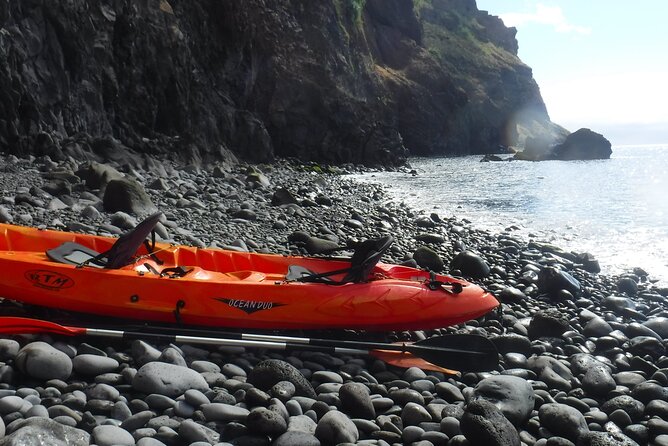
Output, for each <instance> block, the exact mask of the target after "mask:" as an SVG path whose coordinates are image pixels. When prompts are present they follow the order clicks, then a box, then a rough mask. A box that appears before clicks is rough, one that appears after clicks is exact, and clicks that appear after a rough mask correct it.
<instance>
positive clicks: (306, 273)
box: [285, 265, 332, 282]
mask: <svg viewBox="0 0 668 446" xmlns="http://www.w3.org/2000/svg"><path fill="white" fill-rule="evenodd" d="M316 274H317V273H316V272H314V271H311V270H310V269H308V268H304V267H303V266H301V265H289V266H288V274H286V275H285V280H287V281H289V282H292V281H299V279H302V278H304V277H311V276H314V275H316ZM322 279H323V281H325V282H329V281H331V280H332V279H330V278H329V277H323V278H322Z"/></svg>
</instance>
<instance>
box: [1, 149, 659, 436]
mask: <svg viewBox="0 0 668 446" xmlns="http://www.w3.org/2000/svg"><path fill="white" fill-rule="evenodd" d="M123 163H127V164H120V163H118V162H116V163H114V162H111V163H109V164H107V165H97V164H95V165H93V166H92V167H85V168H82V166H81V165H80V163H79V162H77V161H75V160H73V159H71V158H70V159H69V160H66V161H61V162H54V161H52V160H51V159H49V158H48V157H41V158H38V159H34V158H31V159H18V158H16V157H13V156H4V155H0V171H1V174H0V189H1V190H2V196H1V197H0V222H13V223H15V224H21V225H30V226H38V227H49V228H57V229H66V230H74V231H82V232H90V233H104V234H119V233H121V232H122V231H124V230H126V229H128V228H130V227H132V226H133V225H134V224H135V223H136V220H137V218H136V216H133V215H132V213H133V212H134V213H145V212H149V211H150V210H152V209H156V208H157V209H159V210H161V211H163V212H164V213H165V215H166V217H167V219H166V221H165V222H164V224H161V225H160V226H159V228H158V233H159V235H160V237H161V238H163V239H165V240H173V241H176V242H179V243H187V244H193V245H198V246H220V247H225V248H229V249H239V250H251V251H262V252H273V253H279V254H291V253H293V254H297V253H316V252H318V251H319V250H322V249H326V248H327V247H330V246H331V245H332V244H340V243H344V242H345V241H346V240H348V239H363V238H368V237H375V236H378V235H380V234H386V233H392V234H393V235H394V236H395V237H396V239H397V242H396V243H395V245H394V246H393V248H392V249H391V250H390V252H389V254H388V255H387V257H386V258H385V259H384V260H386V261H392V262H404V261H411V259H412V260H413V261H415V262H417V263H418V264H420V265H421V266H429V267H431V268H433V269H439V268H440V269H444V270H445V271H448V272H450V273H461V274H462V275H464V276H465V277H467V278H469V279H470V280H472V281H475V282H476V283H479V284H481V285H483V286H485V287H486V288H488V289H490V290H491V291H493V292H494V293H495V294H496V295H497V297H498V298H499V300H500V301H501V302H502V311H499V312H493V313H490V314H489V315H487V316H486V317H484V318H481V319H479V320H476V321H470V322H469V323H467V324H463V325H461V326H457V327H448V328H445V329H441V330H433V331H429V332H411V333H392V334H389V335H390V336H392V337H393V338H412V339H420V338H423V337H426V336H431V335H433V334H438V333H448V332H465V333H475V334H482V335H485V336H487V337H488V338H490V339H492V340H493V341H494V343H495V344H496V345H497V348H498V349H499V352H500V354H501V365H500V367H499V370H496V371H490V372H488V373H466V374H464V375H462V376H445V375H443V374H441V373H437V372H424V371H422V370H419V369H407V370H403V369H395V368H392V367H388V366H386V365H385V364H384V363H381V362H379V361H376V360H373V359H370V358H366V357H348V356H331V355H325V354H322V353H318V354H315V353H308V352H300V353H297V352H293V353H288V354H276V353H272V352H265V351H258V350H250V349H249V350H244V349H242V348H217V349H203V348H201V347H194V346H190V345H155V344H151V343H147V342H143V341H135V342H134V343H118V344H113V345H109V344H108V343H103V342H98V341H96V340H94V339H71V338H58V337H51V336H45V335H21V336H9V337H5V338H2V339H0V416H1V417H2V422H0V445H15V444H36V443H35V441H37V440H36V438H41V441H42V444H53V445H56V444H62V445H88V444H96V445H99V446H106V445H135V444H136V445H139V446H160V445H196V446H202V445H206V444H237V445H270V444H271V445H279V446H284V445H318V444H322V445H333V444H342V443H343V444H368V445H374V444H377V445H384V444H415V445H420V446H429V445H436V446H438V445H452V446H465V445H473V446H477V445H527V446H531V445H537V446H543V445H547V446H568V445H578V446H589V445H591V446H607V445H624V446H626V445H628V446H631V445H636V444H638V445H653V446H660V445H668V358H667V357H666V347H667V346H668V305H667V303H666V295H668V290H666V289H661V288H657V287H655V286H654V285H653V284H652V281H650V280H648V278H647V277H646V275H645V274H644V273H643V271H642V270H640V269H638V270H635V271H634V272H633V273H629V274H627V275H624V276H621V277H608V276H604V275H600V274H598V268H597V263H596V261H595V259H594V258H593V257H592V256H590V255H586V254H575V253H570V252H564V251H562V250H560V249H558V248H557V247H554V246H550V245H547V244H541V243H538V242H535V241H533V242H527V241H525V240H520V239H517V238H515V237H514V236H513V235H512V234H509V233H500V234H490V233H487V232H483V231H478V230H475V229H473V228H471V227H470V226H468V225H467V224H466V222H463V221H460V220H458V219H457V218H456V217H452V216H444V215H440V216H439V215H436V214H432V215H421V214H420V213H418V212H415V211H414V210H411V209H406V208H405V207H403V206H401V205H400V204H397V203H392V202H389V201H388V200H387V197H386V195H385V194H384V191H383V190H382V189H381V188H380V187H379V186H377V185H373V184H358V183H355V182H353V181H352V180H350V179H348V178H346V177H345V176H342V175H340V173H345V172H351V171H352V168H351V169H347V170H341V169H323V168H321V167H320V166H317V165H299V164H294V163H289V162H287V161H280V162H277V163H275V164H272V165H262V166H247V165H218V166H207V168H202V167H197V166H192V165H191V166H180V165H174V164H172V163H169V162H165V161H159V160H155V159H150V158H147V157H144V158H141V159H139V158H137V159H135V158H133V159H129V160H124V161H123ZM113 167H115V168H116V169H114V168H113ZM84 180H85V181H84ZM102 190H106V193H105V192H101V191H102Z"/></svg>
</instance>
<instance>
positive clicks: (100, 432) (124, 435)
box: [93, 425, 135, 446]
mask: <svg viewBox="0 0 668 446" xmlns="http://www.w3.org/2000/svg"><path fill="white" fill-rule="evenodd" d="M93 440H94V441H95V443H96V444H97V445H98V446H134V444H135V439H134V438H133V437H132V434H130V432H128V431H126V430H125V429H123V428H120V427H118V426H111V425H102V426H97V427H95V428H94V429H93Z"/></svg>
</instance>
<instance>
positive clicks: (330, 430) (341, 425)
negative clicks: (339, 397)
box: [315, 410, 359, 445]
mask: <svg viewBox="0 0 668 446" xmlns="http://www.w3.org/2000/svg"><path fill="white" fill-rule="evenodd" d="M315 436H316V437H317V438H318V440H320V442H321V443H322V444H323V445H336V444H339V443H355V442H356V441H357V440H358V439H359V431H358V430H357V426H355V423H353V422H352V421H351V420H350V418H348V417H347V416H346V415H345V414H344V413H342V412H339V411H338V410H330V411H329V412H327V413H326V414H325V415H323V417H322V418H321V419H320V421H318V425H317V427H316V429H315Z"/></svg>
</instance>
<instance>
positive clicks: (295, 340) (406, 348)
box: [137, 326, 489, 357]
mask: <svg viewBox="0 0 668 446" xmlns="http://www.w3.org/2000/svg"><path fill="white" fill-rule="evenodd" d="M146 328H147V329H149V330H151V331H153V332H156V331H157V332H160V331H162V332H164V333H174V332H176V331H178V332H179V333H190V334H191V335H192V336H199V335H207V336H211V337H214V338H216V337H218V336H225V337H228V338H233V339H240V340H249V341H267V342H277V343H282V342H284V343H288V344H289V345H295V344H299V345H309V346H312V347H329V348H334V349H336V348H338V349H339V350H338V351H342V349H343V348H344V347H345V348H347V349H349V350H360V351H369V350H390V351H398V352H410V353H414V354H417V355H419V353H420V352H426V351H432V352H434V353H436V352H438V353H442V354H444V355H446V354H459V355H467V356H474V357H476V356H477V357H486V356H489V351H476V350H463V349H461V348H449V347H447V346H443V345H438V346H430V345H421V342H430V341H429V340H425V341H418V342H416V343H411V344H408V343H397V344H390V343H384V342H366V341H351V340H340V339H318V338H305V337H294V336H279V335H267V334H259V333H234V332H223V331H220V332H219V331H215V330H197V329H181V328H171V327H159V326H158V327H154V326H147V327H146ZM137 333H141V330H137ZM174 336H177V335H174ZM472 336H473V335H458V334H451V335H442V336H439V337H438V339H440V340H442V341H443V342H442V343H447V342H448V341H454V340H455V339H459V340H461V339H471V337H472ZM431 339H432V340H434V338H431ZM460 343H461V342H460ZM341 346H343V347H341ZM322 351H331V350H322Z"/></svg>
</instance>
